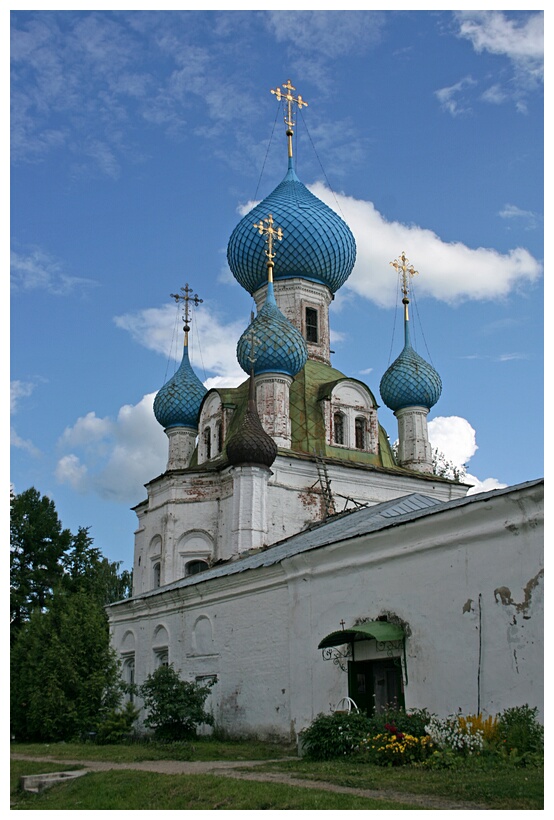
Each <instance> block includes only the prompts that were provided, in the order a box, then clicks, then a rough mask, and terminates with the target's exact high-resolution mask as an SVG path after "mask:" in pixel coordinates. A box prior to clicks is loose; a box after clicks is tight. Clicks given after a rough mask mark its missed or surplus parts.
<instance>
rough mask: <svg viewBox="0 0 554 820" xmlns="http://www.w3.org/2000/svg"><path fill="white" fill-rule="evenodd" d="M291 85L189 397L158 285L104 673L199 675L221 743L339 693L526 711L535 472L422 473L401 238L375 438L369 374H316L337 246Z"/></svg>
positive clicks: (539, 695)
mask: <svg viewBox="0 0 554 820" xmlns="http://www.w3.org/2000/svg"><path fill="white" fill-rule="evenodd" d="M295 90H296V89H295V88H294V87H293V86H292V84H291V83H290V80H289V81H288V82H287V83H285V84H283V86H282V87H279V88H277V89H275V90H273V91H272V93H273V94H274V95H275V96H276V97H277V99H278V100H279V102H280V103H282V104H283V110H284V120H285V125H286V138H287V154H288V156H287V165H286V173H285V176H284V178H283V180H282V182H280V183H279V184H278V185H277V187H276V188H275V190H273V191H272V192H271V193H269V195H268V196H267V197H266V198H265V199H263V200H262V201H261V202H260V203H259V204H257V205H256V206H255V207H254V208H253V209H252V210H251V211H250V213H248V214H247V215H246V216H244V217H243V219H242V220H241V221H240V222H239V223H238V225H237V226H236V228H235V229H234V231H233V232H232V234H231V237H230V239H229V243H228V249H227V258H228V262H229V267H230V269H231V272H232V274H233V276H234V277H235V278H236V280H237V281H238V283H239V284H240V285H241V286H242V287H243V288H244V289H245V290H246V291H247V293H248V294H250V295H251V297H253V299H254V300H255V303H256V306H257V313H256V316H252V319H251V322H250V324H249V325H248V327H246V328H245V330H244V333H243V334H242V336H241V337H240V339H239V340H238V344H237V359H238V362H239V364H240V366H241V368H242V369H243V370H244V372H245V381H244V382H243V383H242V384H241V385H240V386H238V387H236V388H218V389H212V390H209V391H207V390H206V388H205V387H204V385H203V384H202V382H201V381H200V379H199V378H198V376H197V375H196V373H195V372H194V370H193V368H192V366H191V363H190V360H189V355H188V334H189V331H190V321H191V314H190V310H191V307H192V306H193V305H194V304H197V303H198V301H199V298H198V296H196V295H193V289H191V288H189V286H188V285H187V286H186V287H185V288H182V289H181V294H180V295H175V298H176V300H178V301H181V302H182V303H183V305H184V334H183V335H184V340H183V341H184V344H183V357H182V361H181V364H180V366H179V368H178V369H177V370H176V372H175V374H174V375H173V376H172V377H171V378H170V379H169V381H168V382H167V383H166V384H165V385H164V386H163V387H162V388H161V389H160V390H159V392H158V393H157V395H156V398H155V401H154V414H155V417H156V419H157V421H158V422H159V424H161V425H162V427H163V428H164V430H165V433H166V435H167V439H168V461H167V466H166V469H165V471H164V472H163V473H162V475H160V476H157V477H155V478H153V479H152V480H151V481H149V482H148V484H147V485H146V491H147V498H146V499H145V500H144V501H142V502H140V503H139V504H138V505H137V506H136V507H135V508H134V510H135V512H136V515H137V518H138V527H137V530H136V533H135V551H134V566H133V595H132V597H131V598H129V599H127V600H124V601H120V602H118V603H115V604H113V605H111V606H110V607H109V608H108V615H109V620H110V629H111V636H112V645H113V647H114V649H115V650H116V652H117V654H118V656H119V658H120V659H121V662H122V667H123V671H124V675H125V678H126V680H128V681H129V682H135V683H137V684H140V683H142V682H143V681H144V680H145V678H146V677H147V676H148V675H149V674H151V673H152V672H153V671H154V670H155V669H156V667H157V666H159V665H160V664H168V663H169V664H173V666H174V667H175V669H176V670H177V671H178V672H179V674H180V675H181V677H182V678H184V679H186V680H191V681H198V682H202V683H205V682H208V681H209V682H211V683H212V684H213V685H212V688H211V694H210V702H209V704H208V705H209V708H210V709H211V711H212V712H213V715H214V718H215V722H216V725H217V726H218V727H220V728H221V729H223V730H225V731H226V732H228V733H229V734H231V735H237V736H239V735H242V736H245V735H252V736H258V737H264V738H283V739H293V740H294V739H295V738H296V737H297V735H298V733H299V732H300V731H301V730H302V729H303V728H305V727H306V726H307V725H309V724H310V722H311V721H312V720H313V719H314V717H315V716H316V715H317V714H319V713H320V712H329V711H331V710H333V709H334V708H336V706H337V704H339V703H340V702H341V701H342V700H343V699H344V698H349V701H348V702H349V703H350V704H352V703H353V704H355V706H356V707H357V708H359V709H361V710H364V711H369V712H372V711H374V710H375V709H381V708H383V707H385V706H386V705H388V704H391V705H392V704H396V705H401V706H404V707H405V708H407V709H409V708H415V707H426V708H428V709H429V710H430V711H433V712H436V713H438V714H442V715H446V714H449V713H453V712H458V711H459V710H461V711H462V712H464V713H478V712H483V713H485V714H494V713H495V712H497V711H500V710H502V709H504V708H507V707H509V706H517V705H522V704H524V703H528V704H529V705H530V706H538V707H539V709H540V710H541V713H542V708H543V672H542V663H543V657H542V647H543V642H542V634H543V620H542V618H543V521H544V501H543V481H542V480H536V481H529V482H526V483H524V484H520V485H517V486H515V487H509V488H506V489H503V490H494V491H491V492H487V493H481V494H476V495H469V496H468V495H467V491H468V489H469V487H468V485H466V484H463V483H461V482H459V481H454V480H451V479H449V478H446V477H443V476H438V475H436V474H435V473H434V467H433V453H432V449H431V445H430V443H429V438H428V432H427V416H428V414H429V412H430V410H431V408H432V407H433V406H434V405H435V404H436V403H437V401H438V400H439V398H440V395H441V391H442V383H441V379H440V376H439V374H438V373H437V371H436V370H435V369H434V367H433V366H432V365H431V364H430V363H429V362H427V361H426V360H425V359H424V358H422V357H421V356H420V355H419V354H418V353H417V352H416V351H415V349H414V348H413V346H412V342H411V336H410V315H409V305H410V298H409V297H410V278H411V276H412V275H413V274H414V273H415V270H414V268H413V266H412V265H411V264H410V262H409V260H408V259H407V258H406V255H405V254H404V252H403V251H402V252H401V253H400V255H399V257H398V258H397V259H396V260H394V262H392V263H391V264H392V265H393V266H394V268H395V269H396V271H397V274H398V276H399V280H400V287H401V291H402V295H403V299H402V302H403V322H404V346H403V348H402V350H401V351H400V352H399V355H398V357H397V358H396V359H395V361H394V362H393V363H392V364H391V366H390V367H389V368H388V370H387V371H386V372H385V373H384V374H383V376H382V378H381V380H380V384H379V393H380V399H381V401H382V402H383V403H384V404H385V405H386V406H387V407H389V408H390V409H391V410H392V411H393V412H394V415H395V416H396V419H397V423H398V430H397V431H394V433H395V435H396V434H397V439H398V442H397V445H396V447H395V448H394V449H393V448H392V447H391V445H390V441H389V437H388V435H387V433H386V432H385V430H384V429H383V428H382V427H381V425H380V423H379V418H378V409H379V403H378V401H377V399H376V397H375V394H374V393H373V392H372V390H371V389H370V387H369V386H368V385H366V384H364V383H363V382H362V381H360V380H359V379H356V378H352V377H349V376H348V375H347V374H345V373H342V372H340V371H338V370H336V369H335V368H333V367H332V365H331V359H330V357H331V350H330V328H329V305H330V303H331V301H332V300H333V298H334V294H335V293H336V292H337V290H338V289H339V288H340V287H341V286H342V285H343V284H344V283H345V281H346V280H347V278H348V276H349V275H350V273H351V272H352V269H353V267H354V263H355V259H356V243H355V239H354V236H353V234H352V232H351V230H350V228H349V227H348V225H347V224H346V223H345V222H344V220H343V219H342V218H341V217H340V216H339V215H338V214H337V213H335V211H333V210H332V209H331V208H329V207H328V206H327V205H326V204H324V203H323V202H322V201H321V200H319V199H318V198H317V197H315V196H314V195H313V194H312V193H311V192H310V191H309V190H308V188H307V187H306V186H305V185H304V184H303V183H302V182H301V180H300V179H299V177H298V176H297V173H296V169H295V162H294V156H293V140H292V137H293V133H294V130H293V129H294V116H293V115H294V111H295V110H296V109H298V108H301V107H302V106H304V105H306V104H307V103H306V102H305V101H304V100H303V99H302V97H301V96H300V95H297V96H294V94H293V92H295ZM284 153H285V152H284V151H283V154H284ZM385 262H386V260H384V263H385Z"/></svg>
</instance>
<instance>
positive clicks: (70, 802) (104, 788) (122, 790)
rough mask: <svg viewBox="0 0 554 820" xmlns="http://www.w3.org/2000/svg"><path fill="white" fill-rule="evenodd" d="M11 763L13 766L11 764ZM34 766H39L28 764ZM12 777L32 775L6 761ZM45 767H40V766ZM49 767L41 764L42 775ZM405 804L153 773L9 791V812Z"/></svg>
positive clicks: (110, 775) (99, 775) (96, 776)
mask: <svg viewBox="0 0 554 820" xmlns="http://www.w3.org/2000/svg"><path fill="white" fill-rule="evenodd" d="M15 764H17V765H15ZM32 765H34V766H35V767H38V769H39V771H40V766H39V764H38V762H37V763H33V764H32ZM12 766H13V768H14V777H15V779H16V780H17V781H18V777H19V774H33V773H38V772H36V771H35V772H31V771H29V768H28V764H26V763H25V762H24V761H12ZM45 767H46V768H45ZM46 770H48V771H52V764H42V771H46ZM416 808H417V807H416V806H410V805H409V804H408V803H406V804H404V803H397V802H395V801H392V800H391V801H389V800H371V799H368V798H364V797H358V796H357V795H350V794H334V793H332V792H326V791H319V790H317V789H302V788H298V787H292V786H287V785H284V784H280V783H256V782H248V781H241V780H233V779H231V778H227V777H216V776H214V775H167V774H155V773H153V772H133V771H117V772H98V773H90V774H87V775H85V776H84V777H80V778H78V779H77V780H73V781H70V782H67V783H62V784H60V785H57V786H52V787H51V788H50V789H48V790H47V791H45V792H43V793H42V794H26V793H23V792H21V791H19V790H18V789H17V786H16V787H15V788H13V786H12V793H11V809H12V810H33V811H37V810H47V811H52V810H55V809H58V810H68V809H73V810H78V811H83V810H89V811H90V810H93V811H100V810H105V809H120V810H121V809H126V810H130V811H133V810H135V811H136V810H139V809H140V810H144V809H150V810H154V809H155V810H157V811H160V810H164V809H170V810H174V809H188V810H191V809H204V810H212V811H213V810H215V809H242V810H244V809H246V810H252V809H255V810H259V809H273V810H284V809H295V810H302V809H309V810H322V809H327V810H329V809H332V810H335V811H346V810H352V809H354V810H358V811H362V810H365V811H367V810H375V809H379V810H392V809H394V810H410V809H416Z"/></svg>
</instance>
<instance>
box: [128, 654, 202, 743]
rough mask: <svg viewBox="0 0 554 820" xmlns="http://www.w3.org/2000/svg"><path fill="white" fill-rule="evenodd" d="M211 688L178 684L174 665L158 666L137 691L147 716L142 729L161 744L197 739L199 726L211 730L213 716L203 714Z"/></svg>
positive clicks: (181, 682)
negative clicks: (161, 741)
mask: <svg viewBox="0 0 554 820" xmlns="http://www.w3.org/2000/svg"><path fill="white" fill-rule="evenodd" d="M210 688H211V684H210V685H208V686H200V685H199V684H197V683H190V682H189V681H184V680H181V679H180V677H179V675H178V674H177V672H176V671H175V669H174V668H173V665H170V666H160V667H159V668H158V669H156V671H155V672H154V673H153V674H152V675H149V676H148V677H147V678H146V680H145V682H144V683H143V684H142V685H141V686H140V687H139V693H140V696H141V697H142V699H143V701H144V706H145V708H146V710H147V712H148V715H147V717H146V719H145V721H144V725H145V726H147V727H149V728H151V729H153V730H154V735H155V737H156V738H158V739H162V740H183V739H186V738H189V737H194V736H195V735H196V727H197V726H198V725H199V724H201V723H209V724H210V725H211V726H213V723H214V719H213V716H212V715H210V714H209V713H208V712H205V711H204V703H205V701H206V698H207V697H208V695H209V693H210Z"/></svg>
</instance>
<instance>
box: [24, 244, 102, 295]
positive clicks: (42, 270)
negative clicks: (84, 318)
mask: <svg viewBox="0 0 554 820" xmlns="http://www.w3.org/2000/svg"><path fill="white" fill-rule="evenodd" d="M10 261H11V280H12V281H11V283H12V288H13V289H14V290H37V289H39V288H40V289H42V290H47V291H48V292H49V293H52V294H53V295H55V296H66V295H67V294H68V293H71V292H72V291H74V290H75V289H76V288H83V287H91V286H95V285H97V284H98V282H95V281H94V280H93V279H86V278H83V277H79V276H70V275H69V274H67V273H65V272H64V270H63V266H62V263H61V262H60V261H59V260H57V259H54V257H53V256H50V254H48V253H46V252H45V251H42V250H40V249H38V248H36V249H34V250H32V251H31V252H30V253H27V254H21V253H17V252H16V251H12V252H11V257H10Z"/></svg>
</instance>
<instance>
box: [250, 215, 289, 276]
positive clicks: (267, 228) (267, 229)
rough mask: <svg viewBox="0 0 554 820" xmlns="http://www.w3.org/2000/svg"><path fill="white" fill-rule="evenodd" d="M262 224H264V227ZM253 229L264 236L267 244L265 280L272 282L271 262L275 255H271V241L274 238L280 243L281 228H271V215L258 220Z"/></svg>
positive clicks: (281, 236)
mask: <svg viewBox="0 0 554 820" xmlns="http://www.w3.org/2000/svg"><path fill="white" fill-rule="evenodd" d="M264 222H265V223H266V224H265V225H264ZM253 227H254V228H257V229H258V231H259V232H260V234H265V239H266V243H267V249H266V252H265V255H266V256H267V279H268V282H273V260H274V259H275V254H274V253H273V239H274V238H275V239H278V240H279V241H281V240H282V238H283V229H282V228H281V227H279V228H274V227H273V217H272V215H271V214H269V216H268V217H267V219H263V220H262V219H260V221H259V222H256V223H254V226H253Z"/></svg>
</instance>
